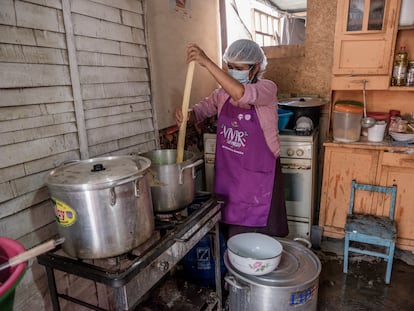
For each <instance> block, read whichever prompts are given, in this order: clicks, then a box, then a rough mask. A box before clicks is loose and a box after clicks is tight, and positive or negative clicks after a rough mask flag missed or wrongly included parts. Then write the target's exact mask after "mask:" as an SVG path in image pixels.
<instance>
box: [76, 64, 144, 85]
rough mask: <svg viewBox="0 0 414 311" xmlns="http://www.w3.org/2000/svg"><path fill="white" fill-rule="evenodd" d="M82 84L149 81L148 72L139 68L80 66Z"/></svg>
mask: <svg viewBox="0 0 414 311" xmlns="http://www.w3.org/2000/svg"><path fill="white" fill-rule="evenodd" d="M79 78H80V82H81V83H82V84H88V83H117V82H136V81H147V82H148V81H149V77H148V71H147V70H146V69H140V68H119V67H102V66H100V67H91V66H80V67H79Z"/></svg>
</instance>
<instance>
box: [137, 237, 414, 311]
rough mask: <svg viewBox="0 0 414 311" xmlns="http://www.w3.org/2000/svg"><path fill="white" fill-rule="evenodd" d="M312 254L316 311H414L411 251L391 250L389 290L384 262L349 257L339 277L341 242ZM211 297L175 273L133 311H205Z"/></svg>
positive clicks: (330, 242)
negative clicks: (318, 266)
mask: <svg viewBox="0 0 414 311" xmlns="http://www.w3.org/2000/svg"><path fill="white" fill-rule="evenodd" d="M314 252H315V254H317V256H318V257H319V259H320V260H321V263H322V272H321V274H320V277H319V293H318V308H317V310H318V311H331V310H335V311H337V310H338V311H358V310H361V311H362V310H364V311H365V310H367V311H369V310H375V311H382V310H383V311H393V310H396V311H397V310H398V311H405V310H407V311H408V310H414V254H413V253H412V252H406V251H401V250H398V249H397V250H396V254H395V257H394V264H393V271H392V276H391V284H390V285H386V284H385V283H384V277H385V262H383V261H382V260H380V259H376V258H374V257H369V256H363V255H358V254H353V256H352V257H351V258H350V264H349V268H348V274H344V273H343V272H342V268H343V241H342V240H334V239H323V241H322V243H321V248H320V249H318V250H314ZM212 295H214V290H213V289H212V288H210V287H205V286H200V285H199V284H196V283H194V282H189V281H188V280H186V279H184V278H183V273H182V272H180V271H179V270H176V271H175V273H173V274H172V275H170V276H168V277H167V278H166V279H165V280H164V281H163V282H162V284H160V285H159V286H157V287H156V288H155V289H154V290H153V291H152V292H151V294H150V295H149V297H148V299H147V300H146V301H145V302H143V303H142V304H141V305H140V306H139V307H138V308H137V309H136V311H178V310H179V311H187V310H188V311H190V310H191V311H195V310H206V309H208V305H209V304H208V302H209V300H210V302H211V297H212ZM224 295H226V291H225V290H224ZM224 304H225V303H224ZM275 310H277V309H275ZM258 311H259V310H258Z"/></svg>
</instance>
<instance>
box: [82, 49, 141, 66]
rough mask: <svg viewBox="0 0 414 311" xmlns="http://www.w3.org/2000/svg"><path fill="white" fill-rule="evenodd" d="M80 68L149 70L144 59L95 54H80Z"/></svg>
mask: <svg viewBox="0 0 414 311" xmlns="http://www.w3.org/2000/svg"><path fill="white" fill-rule="evenodd" d="M77 58H78V64H79V65H80V66H86V65H88V66H108V67H109V66H111V67H126V68H134V67H136V68H148V61H147V59H146V58H143V57H133V56H121V55H112V54H103V53H94V52H78V53H77Z"/></svg>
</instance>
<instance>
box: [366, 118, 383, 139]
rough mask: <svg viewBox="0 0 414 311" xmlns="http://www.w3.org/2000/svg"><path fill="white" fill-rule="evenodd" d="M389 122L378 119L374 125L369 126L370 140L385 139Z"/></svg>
mask: <svg viewBox="0 0 414 311" xmlns="http://www.w3.org/2000/svg"><path fill="white" fill-rule="evenodd" d="M386 127H387V122H385V121H377V122H375V125H374V126H373V127H370V128H368V141H372V142H381V141H383V140H384V134H385V129H386Z"/></svg>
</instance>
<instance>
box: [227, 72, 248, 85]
mask: <svg viewBox="0 0 414 311" xmlns="http://www.w3.org/2000/svg"><path fill="white" fill-rule="evenodd" d="M249 73H250V69H249V70H236V69H229V70H228V74H229V75H230V76H231V77H233V78H234V79H236V80H237V81H239V82H240V83H242V84H247V83H250V79H249Z"/></svg>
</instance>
